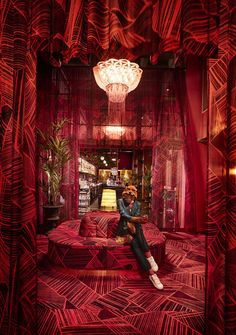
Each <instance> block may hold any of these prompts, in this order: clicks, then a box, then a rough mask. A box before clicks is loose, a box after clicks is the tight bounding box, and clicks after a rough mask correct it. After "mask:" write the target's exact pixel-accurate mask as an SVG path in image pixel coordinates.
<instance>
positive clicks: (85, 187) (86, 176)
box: [79, 158, 96, 217]
mask: <svg viewBox="0 0 236 335" xmlns="http://www.w3.org/2000/svg"><path fill="white" fill-rule="evenodd" d="M79 172H80V178H79V188H80V190H79V217H81V216H83V215H84V214H85V213H87V212H88V211H89V210H90V204H91V201H92V199H93V198H94V192H93V190H92V187H91V185H92V184H93V182H94V181H95V179H96V167H95V166H94V165H93V164H91V163H89V162H87V161H86V160H85V159H83V158H79Z"/></svg>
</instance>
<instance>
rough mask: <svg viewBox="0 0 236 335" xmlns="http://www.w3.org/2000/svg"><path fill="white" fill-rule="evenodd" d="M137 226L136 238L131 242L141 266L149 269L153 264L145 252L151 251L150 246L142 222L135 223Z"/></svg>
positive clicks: (146, 269)
mask: <svg viewBox="0 0 236 335" xmlns="http://www.w3.org/2000/svg"><path fill="white" fill-rule="evenodd" d="M135 226H136V233H135V234H134V235H133V238H134V239H133V240H132V241H131V243H130V244H131V247H132V249H133V251H134V253H135V256H136V258H137V261H138V263H139V265H140V266H141V268H142V269H143V270H144V271H149V269H150V268H151V266H150V264H149V262H148V261H147V258H146V257H145V255H144V253H145V252H147V251H149V246H148V244H147V241H146V239H145V236H144V234H143V229H142V226H141V224H140V223H138V224H135Z"/></svg>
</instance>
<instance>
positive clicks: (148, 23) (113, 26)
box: [0, 0, 236, 335]
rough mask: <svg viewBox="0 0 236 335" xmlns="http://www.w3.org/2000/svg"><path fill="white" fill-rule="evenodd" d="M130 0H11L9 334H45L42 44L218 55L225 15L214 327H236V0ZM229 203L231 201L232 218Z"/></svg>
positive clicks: (78, 51)
mask: <svg viewBox="0 0 236 335" xmlns="http://www.w3.org/2000/svg"><path fill="white" fill-rule="evenodd" d="M126 5H127V3H126V1H119V2H113V1H108V0H106V1H98V0H97V1H95V0H89V1H85V0H83V1H61V0H58V1H56V0H55V1H53V0H52V1H51V2H49V1H47V0H35V1H29V0H14V1H13V0H2V1H1V11H0V15H1V23H2V29H1V35H0V44H1V59H0V84H1V101H0V103H1V132H0V135H1V136H0V140H1V141H0V144H1V167H0V185H1V189H0V191H1V192H0V196H1V199H0V204H1V205H0V221H1V236H0V245H1V250H2V251H1V269H0V276H1V277H0V280H1V286H0V288H1V291H0V301H1V304H0V315H1V323H0V332H1V334H11V335H13V334H16V333H21V334H36V321H37V319H36V310H35V302H36V281H37V276H36V262H35V253H36V245H35V221H36V212H35V207H36V206H35V129H34V128H35V99H36V89H35V82H36V53H37V51H38V50H40V52H41V53H42V55H43V57H45V58H46V59H48V61H49V62H50V63H51V64H53V65H54V66H59V65H60V62H59V58H58V57H59V56H58V52H60V54H61V55H62V56H63V58H64V61H67V60H69V59H70V58H71V57H73V56H78V57H79V58H80V59H81V60H83V61H84V62H87V61H88V59H90V57H91V54H93V55H95V57H96V59H102V58H106V57H107V56H110V55H112V56H113V57H117V58H118V57H122V58H129V59H136V58H137V57H141V56H143V55H150V58H151V60H152V62H154V63H155V62H156V61H157V59H158V56H159V54H160V53H161V52H163V51H176V56H178V55H179V54H181V53H182V52H183V51H184V52H191V53H194V54H196V55H201V56H207V57H209V56H212V57H213V56H216V51H217V45H218V37H219V35H218V23H220V33H221V34H220V45H219V56H218V58H217V59H216V60H210V62H209V80H210V96H209V99H210V109H209V112H210V127H209V130H210V143H209V177H208V181H209V186H208V198H209V210H208V227H207V231H208V241H207V242H208V291H207V296H208V300H207V315H208V318H209V323H208V330H209V331H211V332H212V331H214V333H215V334H223V333H224V322H223V320H226V323H225V324H226V329H227V334H230V333H232V334H233V331H234V330H235V329H234V327H235V326H234V324H235V322H234V315H235V311H234V308H235V287H234V284H233V281H231V278H232V277H231V276H230V271H232V269H234V266H235V258H234V257H233V255H234V253H235V235H234V234H235V230H234V228H235V216H234V210H233V209H234V205H233V199H234V198H233V195H234V193H233V191H234V189H231V192H232V197H231V198H230V199H229V201H227V200H226V199H227V198H226V197H225V195H226V187H225V185H226V184H225V177H226V173H225V172H224V171H225V168H226V161H227V159H226V157H225V152H226V151H225V147H222V143H224V141H222V138H223V139H224V138H225V137H226V136H225V135H226V134H225V129H226V128H225V125H226V117H227V114H226V110H227V81H228V75H229V62H230V60H231V58H232V56H233V55H235V48H236V46H235V22H236V20H235V12H236V11H235V1H233V0H221V1H220V0H212V1H210V0H182V1H181V0H176V1H171V0H166V1H158V0H156V1H146V0H142V1H136V0H132V1H129V6H126ZM219 6H221V16H220V20H219V17H218V14H219ZM230 18H231V20H229V19H230ZM49 37H50V39H49ZM49 41H50V43H48V42H49ZM230 69H231V68H230ZM233 69H235V66H233ZM230 88H231V93H232V94H231V100H230V101H231V107H230V109H229V115H232V114H231V113H230V111H231V110H233V108H235V90H234V84H233V86H231V87H230ZM233 106H234V107H233ZM227 122H230V127H229V128H228V129H229V134H228V135H229V136H228V137H227V139H228V142H229V144H230V145H229V150H230V151H229V158H230V159H234V141H235V140H234V137H235V135H234V134H235V129H234V124H235V123H234V118H229V117H228V119H227ZM215 126H216V128H215ZM222 171H223V172H222ZM232 178H233V177H232ZM226 206H228V208H229V209H230V210H228V218H227V219H228V221H227V227H226V226H225V223H226V218H225V208H226ZM231 209H232V210H231ZM232 213H233V214H232ZM225 236H226V237H227V241H228V242H227V244H226V239H225ZM225 250H226V266H225ZM225 271H226V276H224V274H225ZM225 278H226V280H227V290H226V309H225V311H226V315H224V306H225V305H224V303H225V302H224V297H225V282H224V280H225ZM209 334H210V333H209Z"/></svg>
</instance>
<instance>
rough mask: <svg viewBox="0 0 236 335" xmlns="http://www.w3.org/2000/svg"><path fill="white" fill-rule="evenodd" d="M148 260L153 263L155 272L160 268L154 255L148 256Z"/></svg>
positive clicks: (152, 266)
mask: <svg viewBox="0 0 236 335" xmlns="http://www.w3.org/2000/svg"><path fill="white" fill-rule="evenodd" d="M147 260H148V262H149V264H150V265H151V268H152V270H153V271H154V272H157V270H158V265H157V263H156V262H155V259H154V258H153V257H152V256H150V257H148V258H147Z"/></svg>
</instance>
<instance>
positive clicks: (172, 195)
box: [162, 186, 177, 231]
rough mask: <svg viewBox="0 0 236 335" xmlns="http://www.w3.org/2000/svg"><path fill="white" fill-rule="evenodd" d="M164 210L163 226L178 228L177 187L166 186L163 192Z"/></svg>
mask: <svg viewBox="0 0 236 335" xmlns="http://www.w3.org/2000/svg"><path fill="white" fill-rule="evenodd" d="M162 199H163V212H162V215H163V217H162V228H164V229H169V230H173V231H175V230H176V228H177V227H176V188H174V189H171V188H170V187H167V186H165V187H164V190H163V194H162Z"/></svg>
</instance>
